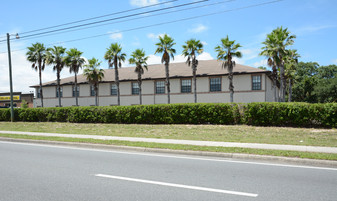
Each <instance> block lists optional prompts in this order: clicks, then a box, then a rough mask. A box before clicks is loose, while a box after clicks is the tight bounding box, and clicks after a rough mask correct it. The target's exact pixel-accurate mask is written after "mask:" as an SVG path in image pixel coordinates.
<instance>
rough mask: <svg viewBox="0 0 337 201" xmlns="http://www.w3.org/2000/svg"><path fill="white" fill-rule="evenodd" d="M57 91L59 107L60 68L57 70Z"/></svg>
mask: <svg viewBox="0 0 337 201" xmlns="http://www.w3.org/2000/svg"><path fill="white" fill-rule="evenodd" d="M56 74H57V92H58V98H59V107H61V89H60V70H57V73H56Z"/></svg>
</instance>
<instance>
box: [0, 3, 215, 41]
mask: <svg viewBox="0 0 337 201" xmlns="http://www.w3.org/2000/svg"><path fill="white" fill-rule="evenodd" d="M206 1H209V0H199V1H195V2H190V3H185V4H180V5H176V6H171V7H167V8H160V9H155V10H150V11H145V12H140V13H136V14H130V15H124V16H121V17H115V18H110V19H106V20H101V21H96V22H90V23H85V24H80V25H75V26H70V27H65V28H61V29H55V30H51V31H45V32H41V33H36V34H30V35H27V36H20V38H27V37H31V36H38V35H43V34H48V33H53V32H59V31H63V30H68V29H73V28H78V27H83V26H88V25H93V24H98V23H103V22H108V21H113V20H118V19H123V18H128V17H133V16H137V15H144V14H149V13H153V12H158V11H162V10H168V9H173V8H178V7H183V6H188V5H192V4H198V3H203V2H206ZM11 40H13V39H11ZM5 41H6V40H0V42H5Z"/></svg>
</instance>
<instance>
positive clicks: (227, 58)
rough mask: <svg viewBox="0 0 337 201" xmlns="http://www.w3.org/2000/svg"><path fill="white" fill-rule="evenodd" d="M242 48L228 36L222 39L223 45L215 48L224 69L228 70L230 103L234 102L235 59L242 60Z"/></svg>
mask: <svg viewBox="0 0 337 201" xmlns="http://www.w3.org/2000/svg"><path fill="white" fill-rule="evenodd" d="M240 47H241V45H240V44H239V43H237V44H235V40H233V41H230V40H229V38H228V35H227V37H226V38H222V39H221V45H218V46H216V47H215V51H216V52H218V56H217V58H218V60H221V61H222V67H223V68H227V71H228V79H229V91H230V102H231V103H232V102H233V101H234V86H233V75H234V73H233V68H234V66H235V61H233V58H234V57H237V58H241V57H242V54H241V52H240V51H238V49H239V48H240Z"/></svg>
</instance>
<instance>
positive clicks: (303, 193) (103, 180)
mask: <svg viewBox="0 0 337 201" xmlns="http://www.w3.org/2000/svg"><path fill="white" fill-rule="evenodd" d="M16 200H17V201H23V200H24V201H46V200H48V201H49V200H62V201H67V200H69V201H75V200H78V201H85V200H90V201H91V200H95V201H99V200H104V201H106V200H114V201H116V200H126V201H133V200H139V201H151V200H153V201H161V200H193V201H196V200H202V201H205V200H212V201H213V200H266V201H271V200H282V201H283V200H287V201H290V200H296V201H298V200H305V201H309V200H313V201H319V200H324V201H328V200H331V201H332V200H333V201H336V200H337V169H331V168H317V167H303V166H292V165H286V164H283V165H279V164H268V163H259V162H245V161H232V160H226V159H221V158H207V157H205V158H203V157H191V156H182V155H165V154H151V153H138V152H127V151H123V152H121V151H106V150H97V149H81V148H70V147H61V146H51V145H35V144H26V143H14V142H1V141H0V201H16Z"/></svg>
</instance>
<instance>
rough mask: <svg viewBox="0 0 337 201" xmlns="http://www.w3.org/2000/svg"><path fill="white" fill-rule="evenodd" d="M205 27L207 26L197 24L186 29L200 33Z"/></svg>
mask: <svg viewBox="0 0 337 201" xmlns="http://www.w3.org/2000/svg"><path fill="white" fill-rule="evenodd" d="M207 29H208V27H206V26H205V25H203V24H198V25H196V26H194V27H193V28H191V29H189V30H188V31H189V32H192V33H201V32H203V31H206V30H207Z"/></svg>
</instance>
